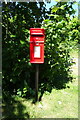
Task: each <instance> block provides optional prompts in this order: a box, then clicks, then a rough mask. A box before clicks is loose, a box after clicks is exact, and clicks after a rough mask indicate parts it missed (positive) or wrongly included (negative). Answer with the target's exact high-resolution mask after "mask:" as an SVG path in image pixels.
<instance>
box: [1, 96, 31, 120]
mask: <svg viewBox="0 0 80 120" xmlns="http://www.w3.org/2000/svg"><path fill="white" fill-rule="evenodd" d="M25 110H26V107H25V106H24V105H23V104H22V103H21V101H20V100H19V101H18V100H17V101H16V100H15V99H14V98H12V97H10V96H7V98H6V100H5V101H4V102H3V106H2V111H3V112H2V120H14V119H21V120H24V119H25V118H29V117H30V116H29V114H28V112H27V110H26V112H24V111H25Z"/></svg>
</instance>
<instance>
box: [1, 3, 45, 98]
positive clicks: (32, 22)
mask: <svg viewBox="0 0 80 120" xmlns="http://www.w3.org/2000/svg"><path fill="white" fill-rule="evenodd" d="M46 17H47V16H46V9H45V5H44V3H42V2H40V3H38V5H37V3H36V2H33V3H32V2H30V3H27V2H12V3H11V2H8V3H7V4H5V3H2V21H3V24H2V35H3V56H2V58H3V86H4V87H3V92H4V94H5V91H9V92H10V93H11V94H17V95H19V96H26V95H27V92H30V93H32V90H33V88H34V86H33V84H34V80H33V78H34V77H33V75H32V74H34V73H33V70H34V65H31V63H30V62H29V61H30V59H29V29H30V28H31V27H40V26H41V22H42V21H43V19H44V18H46ZM32 86H33V88H31V87H32ZM25 94H26V95H25Z"/></svg>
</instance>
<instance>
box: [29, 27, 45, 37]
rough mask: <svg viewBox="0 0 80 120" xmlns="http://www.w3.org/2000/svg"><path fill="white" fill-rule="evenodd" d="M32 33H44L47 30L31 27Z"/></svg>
mask: <svg viewBox="0 0 80 120" xmlns="http://www.w3.org/2000/svg"><path fill="white" fill-rule="evenodd" d="M30 34H31V35H44V34H45V30H44V29H42V28H30Z"/></svg>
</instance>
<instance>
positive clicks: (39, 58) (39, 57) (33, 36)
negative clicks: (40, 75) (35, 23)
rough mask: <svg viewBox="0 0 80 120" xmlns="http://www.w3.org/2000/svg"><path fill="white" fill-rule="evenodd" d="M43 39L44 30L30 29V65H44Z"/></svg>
mask: <svg viewBox="0 0 80 120" xmlns="http://www.w3.org/2000/svg"><path fill="white" fill-rule="evenodd" d="M44 39H45V31H44V29H41V28H30V63H44Z"/></svg>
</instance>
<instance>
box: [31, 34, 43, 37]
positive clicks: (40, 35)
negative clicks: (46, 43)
mask: <svg viewBox="0 0 80 120" xmlns="http://www.w3.org/2000/svg"><path fill="white" fill-rule="evenodd" d="M31 36H32V37H42V36H43V34H37V35H35V34H34V35H33V34H31Z"/></svg>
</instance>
